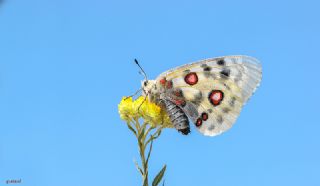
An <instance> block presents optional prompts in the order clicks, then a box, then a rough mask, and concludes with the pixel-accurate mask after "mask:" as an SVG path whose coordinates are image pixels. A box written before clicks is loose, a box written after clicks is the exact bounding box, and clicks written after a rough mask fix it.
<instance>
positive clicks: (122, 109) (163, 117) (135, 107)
mask: <svg viewBox="0 0 320 186" xmlns="http://www.w3.org/2000/svg"><path fill="white" fill-rule="evenodd" d="M118 110H119V114H120V118H121V119H123V120H125V121H127V122H130V121H132V120H137V119H139V118H143V119H144V121H145V122H146V123H148V124H150V125H151V127H157V126H162V127H163V128H172V127H173V125H172V123H171V121H170V119H169V116H168V115H167V113H166V111H165V110H163V109H162V108H161V107H159V106H158V105H156V104H154V103H152V102H150V101H149V100H148V99H146V97H143V96H140V97H138V98H137V99H136V100H133V99H132V97H123V98H122V100H121V102H120V104H119V105H118Z"/></svg>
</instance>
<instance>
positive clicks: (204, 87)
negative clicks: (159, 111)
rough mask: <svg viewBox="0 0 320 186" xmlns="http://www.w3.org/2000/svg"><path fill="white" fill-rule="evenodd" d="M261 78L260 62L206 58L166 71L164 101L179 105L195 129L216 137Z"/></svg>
mask: <svg viewBox="0 0 320 186" xmlns="http://www.w3.org/2000/svg"><path fill="white" fill-rule="evenodd" d="M261 78H262V69H261V65H260V63H259V62H258V61H257V60H256V59H255V58H252V57H249V56H225V57H218V58H212V59H206V60H202V61H198V62H195V63H191V64H187V65H183V66H180V67H177V68H175V69H171V70H169V71H166V72H164V73H162V74H160V76H159V77H158V78H157V79H156V81H159V82H163V81H164V80H165V81H166V82H169V85H170V86H167V87H166V90H165V99H169V100H171V101H173V102H175V103H176V104H177V105H179V106H180V107H181V108H182V110H183V111H184V112H185V113H186V114H187V115H188V117H189V118H190V119H191V120H192V122H193V123H194V124H195V125H196V126H197V128H198V130H199V131H200V132H201V133H203V134H204V135H208V136H215V135H218V134H220V133H222V132H224V131H226V130H228V129H229V128H231V127H232V125H233V124H234V122H235V121H236V119H237V117H238V116H239V114H240V111H241V108H242V106H243V105H244V104H245V103H246V102H247V101H248V99H249V98H250V97H251V95H252V94H253V93H254V91H255V90H256V88H257V87H258V85H259V83H260V81H261Z"/></svg>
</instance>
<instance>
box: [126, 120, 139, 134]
mask: <svg viewBox="0 0 320 186" xmlns="http://www.w3.org/2000/svg"><path fill="white" fill-rule="evenodd" d="M127 126H128V128H129V129H130V130H131V131H132V132H133V134H134V135H137V133H136V131H135V130H134V129H133V128H132V127H131V125H130V123H127Z"/></svg>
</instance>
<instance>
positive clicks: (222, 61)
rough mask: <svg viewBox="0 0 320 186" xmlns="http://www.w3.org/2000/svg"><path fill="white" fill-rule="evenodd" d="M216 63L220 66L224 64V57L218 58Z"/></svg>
mask: <svg viewBox="0 0 320 186" xmlns="http://www.w3.org/2000/svg"><path fill="white" fill-rule="evenodd" d="M217 64H218V65H221V66H224V65H225V64H226V62H225V61H224V59H219V60H218V61H217Z"/></svg>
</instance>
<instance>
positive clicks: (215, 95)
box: [208, 90, 223, 106]
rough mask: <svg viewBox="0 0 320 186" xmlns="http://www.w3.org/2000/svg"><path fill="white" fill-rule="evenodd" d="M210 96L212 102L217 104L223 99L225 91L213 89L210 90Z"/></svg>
mask: <svg viewBox="0 0 320 186" xmlns="http://www.w3.org/2000/svg"><path fill="white" fill-rule="evenodd" d="M208 98H209V101H210V103H211V104H213V105H214V106H217V105H219V104H220V103H221V101H222V100H223V92H222V91H221V90H213V91H211V92H210V94H209V96H208Z"/></svg>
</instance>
